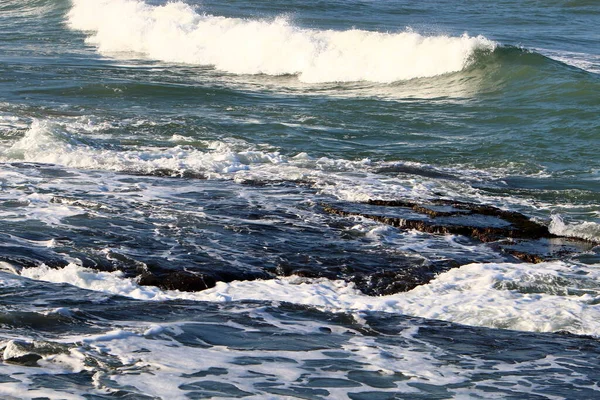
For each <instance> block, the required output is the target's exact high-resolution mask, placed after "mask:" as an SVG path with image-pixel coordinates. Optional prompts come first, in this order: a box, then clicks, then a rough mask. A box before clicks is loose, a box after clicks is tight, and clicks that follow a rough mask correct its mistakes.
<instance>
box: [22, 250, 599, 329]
mask: <svg viewBox="0 0 600 400" xmlns="http://www.w3.org/2000/svg"><path fill="white" fill-rule="evenodd" d="M598 267H599V265H593V266H583V265H577V266H575V265H570V264H567V263H564V262H547V263H541V264H512V263H482V264H469V265H464V266H462V267H460V268H456V269H452V270H450V271H448V272H446V273H443V274H440V275H439V276H438V277H437V278H436V279H434V280H433V281H431V282H430V283H429V284H427V285H422V286H419V287H417V288H415V289H413V290H411V291H409V292H406V293H398V294H395V295H389V296H381V297H370V296H366V295H364V294H362V293H361V292H359V291H358V290H357V289H356V288H355V287H354V286H353V285H352V284H349V283H346V282H343V281H331V280H326V279H316V280H315V279H304V278H299V277H288V278H281V279H277V280H268V281H242V282H231V283H222V282H219V283H218V284H217V285H216V286H215V287H214V288H211V289H208V290H205V291H202V292H197V293H183V292H178V291H162V290H160V289H158V288H156V287H142V286H139V285H138V284H137V283H136V282H135V281H134V280H131V279H124V278H123V277H122V274H120V273H118V272H115V273H107V272H96V271H92V270H88V269H85V268H82V267H80V266H77V265H75V264H70V265H68V266H67V267H65V268H63V269H50V268H48V267H46V266H41V267H35V268H25V269H23V270H22V272H21V274H22V275H23V276H25V277H29V278H33V279H37V280H44V281H49V282H66V283H70V284H73V285H76V286H79V287H82V288H85V289H92V290H97V291H102V292H105V293H112V294H119V295H123V296H128V297H133V298H136V299H143V300H168V299H186V300H197V301H217V302H230V301H238V300H265V301H286V302H290V303H295V304H302V305H307V306H314V307H318V308H320V309H323V310H328V311H346V312H347V311H350V312H364V311H381V312H389V313H400V314H405V315H411V316H416V317H423V318H430V319H441V320H446V321H451V322H456V323H461V324H466V325H472V326H485V327H491V328H501V329H514V330H521V331H534V332H557V331H568V332H571V333H575V334H584V335H594V336H600V309H598V306H597V305H596V304H597V303H598V302H599V301H600V284H599V283H598V282H600V270H599V269H598Z"/></svg>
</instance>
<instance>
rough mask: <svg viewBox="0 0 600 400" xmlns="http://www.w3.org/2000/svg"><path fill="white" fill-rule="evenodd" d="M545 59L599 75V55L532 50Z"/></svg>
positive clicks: (541, 49) (540, 49)
mask: <svg viewBox="0 0 600 400" xmlns="http://www.w3.org/2000/svg"><path fill="white" fill-rule="evenodd" d="M534 50H536V51H538V52H540V53H541V54H544V55H545V56H547V57H550V58H552V59H554V60H556V61H560V62H562V63H565V64H567V65H571V66H573V67H577V68H579V69H582V70H584V71H588V72H593V73H595V74H600V54H589V53H582V52H574V51H564V50H552V49H543V48H537V49H534Z"/></svg>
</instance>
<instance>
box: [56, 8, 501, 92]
mask: <svg viewBox="0 0 600 400" xmlns="http://www.w3.org/2000/svg"><path fill="white" fill-rule="evenodd" d="M67 18H68V24H69V26H70V27H71V28H72V29H75V30H81V31H85V32H89V36H88V38H87V42H88V43H90V44H93V45H96V46H97V47H98V51H99V52H100V53H101V54H103V55H107V56H116V57H126V58H128V57H132V54H135V56H143V57H147V58H151V59H156V60H161V61H166V62H174V63H187V64H194V65H203V66H213V67H215V68H216V69H218V70H221V71H225V72H228V73H232V74H266V75H297V76H298V78H299V79H300V80H301V81H303V82H306V83H322V82H352V81H370V82H378V83H390V82H395V81H401V80H408V79H413V78H419V77H431V76H436V75H442V74H446V73H451V72H457V71H460V70H462V69H463V68H465V67H466V66H468V65H469V63H470V61H471V60H472V58H473V56H474V53H475V52H476V51H481V50H483V51H493V50H494V48H495V47H496V44H495V43H494V42H493V41H491V40H488V39H486V38H485V37H483V36H477V37H471V36H468V35H467V34H464V35H462V36H460V37H450V36H443V35H442V36H431V37H427V36H423V35H420V34H419V33H416V32H413V31H411V30H406V31H403V32H397V33H383V32H369V31H364V30H359V29H351V30H346V31H333V30H318V29H305V28H301V27H298V26H295V25H294V24H292V23H291V22H290V20H289V19H288V18H286V17H278V18H275V19H272V20H249V19H239V18H226V17H219V16H212V15H206V14H200V13H198V12H197V11H196V10H195V9H194V8H192V7H191V6H189V5H187V4H185V3H182V2H173V3H168V4H166V5H164V6H152V5H148V4H146V3H144V2H142V1H139V0H74V1H73V7H72V9H71V11H70V12H69V13H68V16H67Z"/></svg>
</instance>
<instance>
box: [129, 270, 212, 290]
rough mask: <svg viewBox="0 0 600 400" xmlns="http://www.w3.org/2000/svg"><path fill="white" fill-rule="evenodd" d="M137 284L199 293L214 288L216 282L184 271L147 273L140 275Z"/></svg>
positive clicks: (207, 277) (210, 277)
mask: <svg viewBox="0 0 600 400" xmlns="http://www.w3.org/2000/svg"><path fill="white" fill-rule="evenodd" d="M139 284H140V285H142V286H156V287H159V288H161V289H164V290H180V291H182V292H199V291H201V290H205V289H208V288H211V287H214V286H215V285H216V284H217V282H216V280H215V279H214V278H213V277H212V276H208V275H205V274H200V273H190V272H186V271H170V272H162V273H158V274H155V273H152V272H147V273H144V274H142V275H141V277H140V281H139Z"/></svg>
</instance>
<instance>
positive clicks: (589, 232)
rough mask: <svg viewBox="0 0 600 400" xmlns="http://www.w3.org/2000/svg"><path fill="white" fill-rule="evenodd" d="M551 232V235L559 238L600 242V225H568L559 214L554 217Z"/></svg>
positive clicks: (586, 223) (585, 223)
mask: <svg viewBox="0 0 600 400" xmlns="http://www.w3.org/2000/svg"><path fill="white" fill-rule="evenodd" d="M549 230H550V233H553V234H555V235H559V236H567V237H575V238H580V239H585V240H591V241H593V242H599V241H600V224H597V223H595V222H578V223H573V224H567V223H565V221H564V220H563V219H562V218H561V216H560V215H558V214H555V215H553V216H552V221H551V222H550V226H549Z"/></svg>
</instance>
